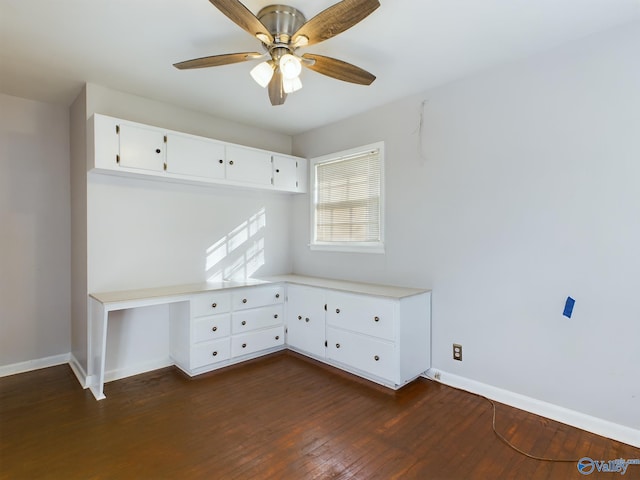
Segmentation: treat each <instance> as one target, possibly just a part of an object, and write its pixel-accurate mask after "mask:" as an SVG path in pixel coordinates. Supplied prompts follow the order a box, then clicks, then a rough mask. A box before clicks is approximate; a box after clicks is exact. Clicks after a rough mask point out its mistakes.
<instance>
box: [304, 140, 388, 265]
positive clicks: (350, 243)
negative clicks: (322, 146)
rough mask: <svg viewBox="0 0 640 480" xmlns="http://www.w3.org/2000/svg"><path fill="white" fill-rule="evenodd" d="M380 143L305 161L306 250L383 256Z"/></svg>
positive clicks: (382, 166) (382, 171) (381, 158)
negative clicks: (308, 216) (307, 171)
mask: <svg viewBox="0 0 640 480" xmlns="http://www.w3.org/2000/svg"><path fill="white" fill-rule="evenodd" d="M383 174H384V143H383V142H379V143H375V144H372V145H366V146H364V147H360V148H356V149H352V150H348V151H344V152H338V153H334V154H331V155H325V156H322V157H319V158H314V159H312V160H311V185H312V186H313V192H312V195H311V218H312V222H311V245H310V247H311V249H314V250H335V251H347V252H374V253H384V228H383V227H384V222H383V219H384V197H383V193H384V175H383Z"/></svg>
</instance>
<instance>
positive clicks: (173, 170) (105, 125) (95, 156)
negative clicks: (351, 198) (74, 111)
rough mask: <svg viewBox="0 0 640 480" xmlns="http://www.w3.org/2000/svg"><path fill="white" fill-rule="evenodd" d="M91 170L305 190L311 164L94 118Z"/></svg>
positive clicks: (90, 138) (90, 139) (90, 134)
mask: <svg viewBox="0 0 640 480" xmlns="http://www.w3.org/2000/svg"><path fill="white" fill-rule="evenodd" d="M87 145H88V148H89V151H88V163H89V165H88V168H89V170H93V169H95V170H97V171H102V172H106V173H116V174H121V175H146V176H151V177H154V178H163V179H167V180H169V179H170V180H178V181H187V182H197V183H205V184H224V185H233V186H241V187H250V188H261V189H267V190H273V191H281V192H293V193H303V192H305V191H306V185H307V184H306V175H307V164H306V160H305V159H304V158H298V157H292V156H287V155H282V154H277V153H274V152H269V151H265V150H260V149H256V148H250V147H243V146H240V145H234V144H229V143H226V142H221V141H218V140H214V139H210V138H205V137H198V136H195V135H189V134H186V133H180V132H175V131H171V130H167V129H162V128H158V127H151V126H148V125H142V124H139V123H134V122H129V121H126V120H120V119H117V118H112V117H108V116H105V115H100V114H95V115H93V116H92V117H91V118H90V119H89V121H88V139H87Z"/></svg>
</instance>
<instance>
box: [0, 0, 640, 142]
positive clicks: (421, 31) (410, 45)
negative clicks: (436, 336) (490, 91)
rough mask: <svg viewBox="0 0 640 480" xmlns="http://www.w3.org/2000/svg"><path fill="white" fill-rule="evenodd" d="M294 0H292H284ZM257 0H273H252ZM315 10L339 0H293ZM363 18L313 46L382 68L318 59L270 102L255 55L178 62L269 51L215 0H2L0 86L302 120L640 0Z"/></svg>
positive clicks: (282, 122)
mask: <svg viewBox="0 0 640 480" xmlns="http://www.w3.org/2000/svg"><path fill="white" fill-rule="evenodd" d="M282 1H283V2H284V1H285V0H282ZM244 3H245V5H246V6H247V8H249V10H251V11H252V12H254V13H257V12H258V10H260V9H261V8H262V7H264V6H265V5H269V4H272V3H276V2H274V1H273V0H245V2H244ZM287 3H288V4H289V5H291V6H293V7H295V8H297V9H299V10H301V11H302V12H303V13H304V14H305V16H306V17H307V19H309V18H311V17H313V16H314V15H316V14H317V13H319V12H320V11H322V10H324V9H325V8H327V7H329V6H330V5H332V4H333V3H336V0H313V1H311V0H306V1H305V0H287ZM380 3H381V7H380V8H379V9H378V10H376V11H375V12H374V13H373V14H371V15H370V16H369V17H367V18H366V19H365V20H363V21H362V22H361V23H359V24H358V25H356V26H355V27H353V28H351V29H350V30H347V31H346V32H344V33H342V34H340V35H338V36H336V37H334V38H332V39H330V40H327V41H326V42H323V43H321V44H317V45H314V46H312V47H309V48H307V49H300V53H303V52H304V51H309V52H314V53H319V54H323V55H328V56H332V57H335V58H339V59H341V60H344V61H347V62H349V63H353V64H355V65H357V66H359V67H362V68H364V69H365V70H368V71H370V72H371V73H373V74H374V75H376V76H377V79H376V81H375V82H374V83H373V84H372V85H371V86H368V87H365V86H360V85H352V84H349V83H345V82H340V81H338V80H334V79H331V78H329V77H325V76H323V75H320V74H318V73H315V72H312V71H310V70H305V71H304V72H303V74H302V81H303V83H304V88H303V89H302V90H300V91H298V92H296V93H293V94H290V95H289V97H288V98H287V101H286V103H285V104H284V105H282V106H278V107H272V106H271V104H270V103H269V100H268V95H267V92H266V90H264V89H262V88H260V87H259V86H258V85H257V84H256V83H255V82H253V80H252V79H251V77H250V76H249V70H250V69H251V67H252V65H253V64H254V62H247V63H240V64H234V65H227V66H222V67H214V68H208V69H197V70H190V71H179V70H177V69H175V68H174V67H173V66H172V64H173V63H175V62H178V61H182V60H188V59H192V58H197V57H202V56H207V55H217V54H222V53H234V52H243V51H260V46H259V42H258V41H257V40H255V39H253V38H252V37H251V36H250V35H248V34H247V33H246V32H245V31H243V30H242V29H241V28H240V27H238V26H237V25H236V24H234V23H233V22H231V20H229V19H228V18H226V17H225V16H224V15H223V14H222V13H220V11H218V10H217V9H216V8H215V7H214V6H213V5H211V4H210V3H209V2H208V1H207V0H0V92H2V93H7V94H10V95H15V96H20V97H27V98H32V99H35V100H40V101H45V102H52V103H62V104H66V105H69V104H70V103H71V102H72V101H73V99H74V98H75V96H76V95H77V94H78V92H79V91H80V88H81V86H82V85H83V84H84V83H85V82H90V83H96V84H99V85H103V86H106V87H110V88H113V89H116V90H120V91H123V92H128V93H132V94H136V95H141V96H145V97H150V98H154V99H157V100H161V101H164V102H168V103H172V104H176V105H180V106H183V107H186V108H189V109H193V110H198V111H204V112H207V113H210V114H211V115H214V116H217V117H223V118H228V119H232V120H235V121H238V122H241V123H245V124H249V125H261V126H263V127H266V128H268V129H270V130H273V131H279V132H283V133H286V134H295V133H299V132H303V131H307V130H310V129H312V128H315V127H317V126H320V125H324V124H327V123H330V122H332V121H335V120H338V119H340V118H345V117H348V116H351V115H353V114H356V113H359V112H363V111H366V110H368V109H370V108H372V107H375V106H377V105H382V104H385V103H388V102H390V101H393V100H395V99H398V98H402V97H405V96H407V95H410V94H413V93H418V92H421V91H424V90H426V89H428V88H431V87H434V86H437V85H441V84H444V83H447V82H450V81H452V80H455V79H458V78H461V77H464V76H466V75H469V74H470V73H473V72H476V71H479V70H482V69H485V68H488V67H490V66H492V65H496V64H499V63H503V62H508V61H511V60H515V59H518V58H522V57H525V56H528V55H531V54H533V53H536V52H539V51H543V50H546V49H550V48H553V47H554V46H557V45H560V44H562V43H565V42H568V41H571V40H574V39H577V38H580V37H584V36H586V35H589V34H591V33H594V32H597V31H600V30H604V29H607V28H611V27H613V26H615V25H619V24H623V23H627V22H631V21H638V20H640V0H380Z"/></svg>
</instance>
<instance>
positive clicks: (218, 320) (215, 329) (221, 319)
mask: <svg viewBox="0 0 640 480" xmlns="http://www.w3.org/2000/svg"><path fill="white" fill-rule="evenodd" d="M230 333H231V315H229V314H228V313H227V314H222V315H212V316H210V317H200V318H198V319H197V320H195V321H194V322H193V335H192V338H191V341H192V342H193V343H197V342H205V341H208V340H215V339H216V338H222V337H228V336H229V334H230Z"/></svg>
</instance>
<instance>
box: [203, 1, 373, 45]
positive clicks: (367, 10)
mask: <svg viewBox="0 0 640 480" xmlns="http://www.w3.org/2000/svg"><path fill="white" fill-rule="evenodd" d="M211 1H212V2H213V0H211ZM379 6H380V2H379V1H378V0H342V1H341V2H339V3H336V4H335V5H332V6H330V7H329V8H327V9H326V10H323V11H322V12H320V13H319V14H318V15H316V16H315V17H313V18H312V19H311V20H309V21H308V22H307V23H305V24H304V25H302V26H301V27H300V28H299V29H298V31H297V32H295V33H294V34H293V37H292V42H293V43H294V44H295V43H298V41H299V37H306V38H308V39H309V40H308V41H307V42H304V43H306V45H313V44H314V43H319V42H322V41H324V40H328V39H329V38H331V37H335V36H336V35H338V34H339V33H342V32H344V31H345V30H347V29H348V28H351V27H353V26H354V25H355V24H356V23H358V22H360V21H361V20H363V19H364V18H366V17H367V16H369V15H370V14H371V13H372V12H373V11H374V10H375V9H376V8H378V7H379Z"/></svg>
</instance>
